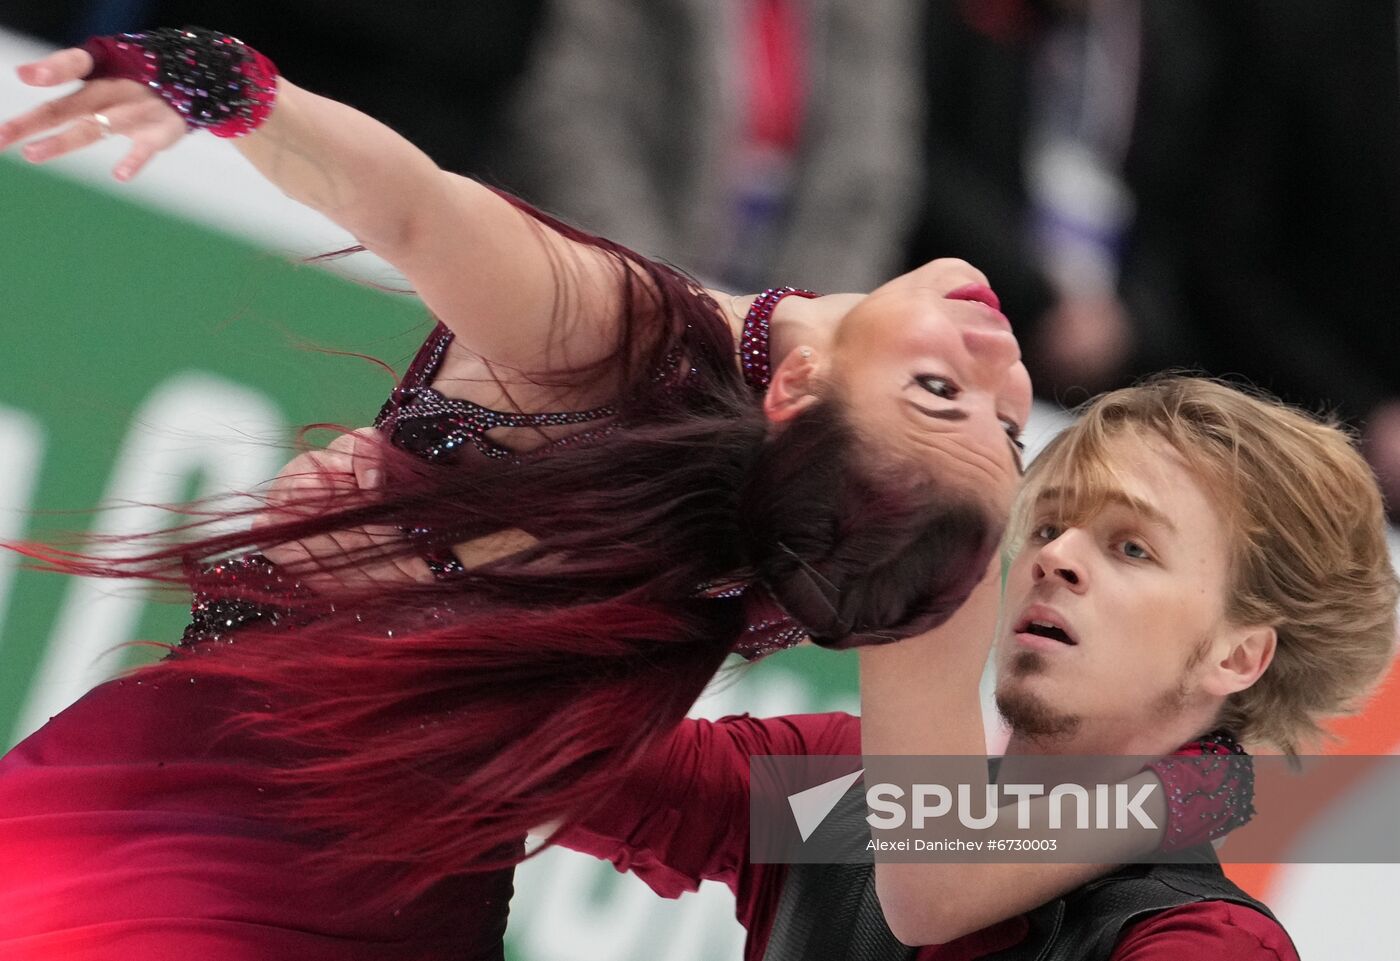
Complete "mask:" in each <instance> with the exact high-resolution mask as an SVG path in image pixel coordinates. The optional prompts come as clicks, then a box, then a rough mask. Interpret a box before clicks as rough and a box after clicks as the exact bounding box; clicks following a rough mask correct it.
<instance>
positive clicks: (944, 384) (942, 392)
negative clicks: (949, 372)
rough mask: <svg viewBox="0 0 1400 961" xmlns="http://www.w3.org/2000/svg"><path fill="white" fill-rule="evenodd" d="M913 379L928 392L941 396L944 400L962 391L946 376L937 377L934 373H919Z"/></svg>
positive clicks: (950, 398)
mask: <svg viewBox="0 0 1400 961" xmlns="http://www.w3.org/2000/svg"><path fill="white" fill-rule="evenodd" d="M914 381H915V383H917V384H918V385H919V386H920V387H922V388H923V389H924V390H926V391H928V392H929V393H930V394H933V395H934V396H935V397H942V398H943V399H944V400H952V399H953V398H954V397H957V396H958V394H960V393H961V392H962V391H961V390H959V388H958V385H957V384H955V383H953V382H952V381H951V380H949V379H948V378H946V377H938V376H936V375H934V374H920V375H919V376H918V377H915V378H914Z"/></svg>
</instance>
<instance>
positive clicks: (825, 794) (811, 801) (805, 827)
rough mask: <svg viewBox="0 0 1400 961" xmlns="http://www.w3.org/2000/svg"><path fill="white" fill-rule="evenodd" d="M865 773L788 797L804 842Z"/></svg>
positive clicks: (828, 782) (850, 775)
mask: <svg viewBox="0 0 1400 961" xmlns="http://www.w3.org/2000/svg"><path fill="white" fill-rule="evenodd" d="M863 773H864V769H862V770H860V771H856V772H855V773H854V774H847V775H845V776H844V777H838V778H837V779H836V780H834V781H827V782H826V783H825V784H818V785H817V786H816V787H809V788H807V790H805V791H798V792H797V793H796V794H789V795H788V806H789V807H791V808H792V816H793V819H794V820H796V821H797V830H798V832H799V833H800V834H801V835H802V840H804V841H805V840H807V839H808V838H809V837H811V836H812V832H813V831H815V830H816V829H817V828H818V827H819V826H820V825H821V823H822V822H823V821H825V820H826V816H827V815H828V814H830V813H831V809H832V808H834V807H836V802H837V801H839V800H841V798H842V796H843V795H844V794H845V793H846V792H847V791H848V790H850V787H851V785H852V784H854V783H856V778H858V777H860V776H861V774H863Z"/></svg>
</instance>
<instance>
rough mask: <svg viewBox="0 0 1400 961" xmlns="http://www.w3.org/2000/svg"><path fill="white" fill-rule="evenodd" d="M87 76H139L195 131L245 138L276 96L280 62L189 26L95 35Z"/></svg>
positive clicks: (89, 44) (87, 45)
mask: <svg viewBox="0 0 1400 961" xmlns="http://www.w3.org/2000/svg"><path fill="white" fill-rule="evenodd" d="M83 49H84V50H86V51H87V52H88V53H89V54H91V56H92V60H93V68H92V71H91V72H90V73H89V74H88V76H87V77H86V79H88V80H101V79H104V78H113V79H119V80H135V81H137V82H139V83H144V84H146V85H147V86H149V87H151V89H153V90H155V91H156V92H157V93H158V94H160V95H161V96H162V97H163V98H165V101H166V103H168V104H170V106H171V107H173V108H174V109H175V110H176V111H177V112H178V113H179V114H180V115H181V116H182V117H184V119H185V125H186V126H187V127H188V128H189V129H191V130H195V129H198V128H203V129H205V130H208V131H209V132H210V133H212V134H214V136H216V137H241V136H243V135H244V134H246V133H248V132H249V131H252V130H255V129H257V127H259V126H260V125H261V124H262V123H263V121H265V120H266V119H267V116H268V114H270V113H271V112H272V107H273V105H274V103H275V102H276V100H277V67H276V66H275V65H274V64H273V62H272V61H271V60H269V59H268V58H267V57H264V56H263V55H262V54H260V53H258V52H257V51H256V50H254V49H253V48H252V47H250V46H248V45H247V44H245V43H243V42H242V41H241V40H237V39H235V38H233V37H230V36H228V35H227V34H222V33H216V32H214V31H212V30H202V29H199V28H197V27H188V28H186V29H184V30H172V29H161V30H150V31H146V32H144V33H122V34H118V35H116V36H114V37H93V38H92V39H90V40H88V41H87V43H85V44H84V45H83Z"/></svg>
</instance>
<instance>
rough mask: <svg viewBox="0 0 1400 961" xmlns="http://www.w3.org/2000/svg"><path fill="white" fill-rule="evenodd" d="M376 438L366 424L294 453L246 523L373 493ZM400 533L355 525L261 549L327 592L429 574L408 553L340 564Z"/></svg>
mask: <svg viewBox="0 0 1400 961" xmlns="http://www.w3.org/2000/svg"><path fill="white" fill-rule="evenodd" d="M383 442H384V441H383V438H382V437H380V436H379V432H378V431H376V430H375V429H374V428H372V427H366V428H363V429H361V430H357V431H354V432H352V433H349V434H342V435H341V436H340V437H337V438H336V439H335V440H334V441H332V442H331V443H330V445H329V446H328V447H326V449H325V450H317V451H308V452H306V453H304V454H300V455H298V456H297V457H296V458H294V459H293V460H292V461H291V462H290V463H289V464H287V466H286V467H284V468H282V472H281V473H280V474H279V475H277V479H276V480H275V481H273V483H272V487H271V488H270V490H269V491H268V497H267V510H266V511H265V512H264V513H263V514H261V515H260V516H258V517H257V518H256V519H255V520H254V521H253V530H255V531H256V530H259V529H265V528H267V527H268V526H269V525H272V524H277V523H283V522H286V521H292V520H298V519H301V518H306V517H314V516H317V515H319V514H321V513H323V512H324V511H326V510H327V509H330V508H331V507H332V506H342V507H343V506H346V504H347V502H353V501H356V500H361V499H363V498H365V497H367V496H373V492H374V491H376V490H378V488H379V485H380V482H381V477H382V474H381V472H380V469H379V458H378V456H377V449H378V445H379V444H381V443H383ZM402 538H403V535H402V534H400V533H399V532H398V531H396V530H394V529H392V528H384V527H363V528H357V529H354V530H346V531H335V532H333V533H330V534H319V535H317V536H315V537H308V538H306V539H305V540H298V541H287V542H283V543H280V544H275V545H272V546H270V547H267V548H265V549H264V550H263V552H262V553H263V555H264V556H265V557H267V559H268V560H270V561H272V562H273V563H274V564H276V565H278V566H279V567H283V568H287V569H289V570H291V571H292V572H293V573H295V574H296V575H297V578H298V579H299V580H300V581H301V583H302V584H304V585H306V586H307V587H309V588H311V589H312V590H315V591H318V592H321V593H329V592H333V591H334V590H335V589H336V588H337V587H339V588H348V589H357V588H364V587H367V586H369V585H370V584H382V583H386V582H389V583H393V582H400V583H402V582H410V581H419V582H428V581H431V580H432V579H433V575H432V571H431V570H429V569H428V565H427V563H426V562H425V561H423V559H422V558H420V557H416V556H405V557H395V558H385V559H383V560H377V561H364V560H357V561H356V562H355V563H353V564H346V563H345V561H346V559H347V558H348V557H352V556H355V555H362V553H363V552H364V551H365V550H366V549H370V548H373V547H375V546H378V545H382V544H389V543H395V542H398V541H401V540H402Z"/></svg>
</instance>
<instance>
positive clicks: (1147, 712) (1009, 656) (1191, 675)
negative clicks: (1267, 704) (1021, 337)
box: [996, 435, 1229, 753]
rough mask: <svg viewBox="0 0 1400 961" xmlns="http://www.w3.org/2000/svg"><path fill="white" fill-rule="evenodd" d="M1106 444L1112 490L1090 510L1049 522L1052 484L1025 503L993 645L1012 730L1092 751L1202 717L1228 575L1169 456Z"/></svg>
mask: <svg viewBox="0 0 1400 961" xmlns="http://www.w3.org/2000/svg"><path fill="white" fill-rule="evenodd" d="M1111 444H1112V447H1111V450H1110V456H1111V458H1112V463H1113V465H1114V466H1115V468H1116V470H1117V472H1118V476H1119V479H1120V482H1121V485H1122V486H1121V488H1120V489H1119V490H1117V491H1116V492H1114V494H1113V495H1112V496H1110V497H1109V498H1107V499H1106V501H1105V503H1104V504H1103V505H1102V507H1101V508H1100V509H1099V510H1098V511H1097V512H1096V513H1094V514H1092V515H1091V516H1088V517H1085V518H1082V519H1077V520H1073V521H1067V522H1061V521H1059V520H1058V519H1057V518H1059V517H1060V516H1061V514H1060V511H1059V510H1058V507H1059V503H1060V500H1061V497H1062V495H1061V493H1060V492H1057V491H1055V490H1053V489H1047V490H1045V491H1044V492H1043V493H1042V495H1041V497H1040V498H1039V499H1038V501H1037V503H1036V504H1035V505H1033V506H1032V509H1031V511H1030V515H1029V517H1030V526H1029V528H1028V536H1027V538H1026V542H1025V547H1024V548H1023V549H1022V550H1021V552H1020V554H1019V555H1018V556H1017V557H1016V559H1015V561H1014V562H1013V564H1012V565H1011V568H1010V571H1009V573H1008V577H1007V584H1006V594H1005V599H1004V602H1003V616H1002V619H1001V620H1002V623H1001V626H1000V628H999V631H1000V633H999V636H998V638H997V650H996V658H997V669H998V684H997V703H998V706H999V707H1000V708H1001V710H1002V713H1003V715H1004V716H1005V717H1006V719H1007V721H1008V722H1009V723H1010V724H1011V727H1012V729H1013V731H1014V732H1016V733H1017V734H1018V735H1020V736H1022V737H1025V738H1029V739H1031V740H1036V741H1040V742H1042V743H1046V744H1055V745H1058V746H1059V747H1060V748H1062V749H1068V750H1077V749H1081V748H1083V747H1085V746H1088V747H1091V748H1092V749H1093V750H1095V751H1100V752H1103V753H1119V752H1117V751H1113V750H1112V745H1114V744H1115V743H1117V744H1125V743H1127V738H1128V737H1130V736H1133V735H1135V734H1138V733H1140V732H1142V731H1146V730H1154V729H1155V730H1164V729H1166V727H1167V725H1168V724H1169V723H1170V721H1171V720H1172V719H1173V718H1178V717H1180V715H1181V714H1182V713H1183V712H1185V711H1189V710H1199V711H1202V712H1207V711H1209V710H1211V709H1212V707H1213V704H1212V702H1211V696H1210V695H1209V694H1206V693H1205V692H1204V691H1202V690H1201V689H1200V686H1199V676H1200V675H1201V674H1202V673H1203V667H1204V666H1208V665H1203V663H1202V661H1203V655H1204V645H1205V644H1206V643H1207V642H1209V641H1210V640H1212V639H1214V638H1216V637H1217V636H1218V635H1219V633H1220V632H1221V631H1222V629H1223V628H1224V626H1225V619H1224V598H1225V587H1226V584H1227V583H1228V575H1229V553H1228V544H1227V539H1226V528H1225V524H1224V522H1223V521H1222V519H1221V517H1220V515H1219V513H1218V512H1217V511H1216V509H1215V507H1214V506H1213V504H1212V500H1211V498H1210V497H1209V496H1207V492H1206V491H1205V489H1204V488H1203V487H1202V485H1201V482H1200V480H1199V479H1198V478H1197V477H1196V476H1195V475H1194V474H1193V473H1192V472H1191V471H1190V470H1189V469H1188V468H1187V466H1186V463H1185V461H1184V460H1183V459H1182V458H1181V457H1180V455H1179V454H1177V453H1176V452H1175V451H1174V450H1173V449H1172V448H1171V447H1170V446H1169V445H1167V444H1166V443H1165V442H1163V441H1161V440H1159V439H1156V438H1152V439H1150V440H1141V439H1138V438H1135V437H1130V436H1126V435H1124V436H1120V437H1118V438H1115V439H1114V440H1112V441H1111ZM1076 745H1078V746H1080V747H1076Z"/></svg>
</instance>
